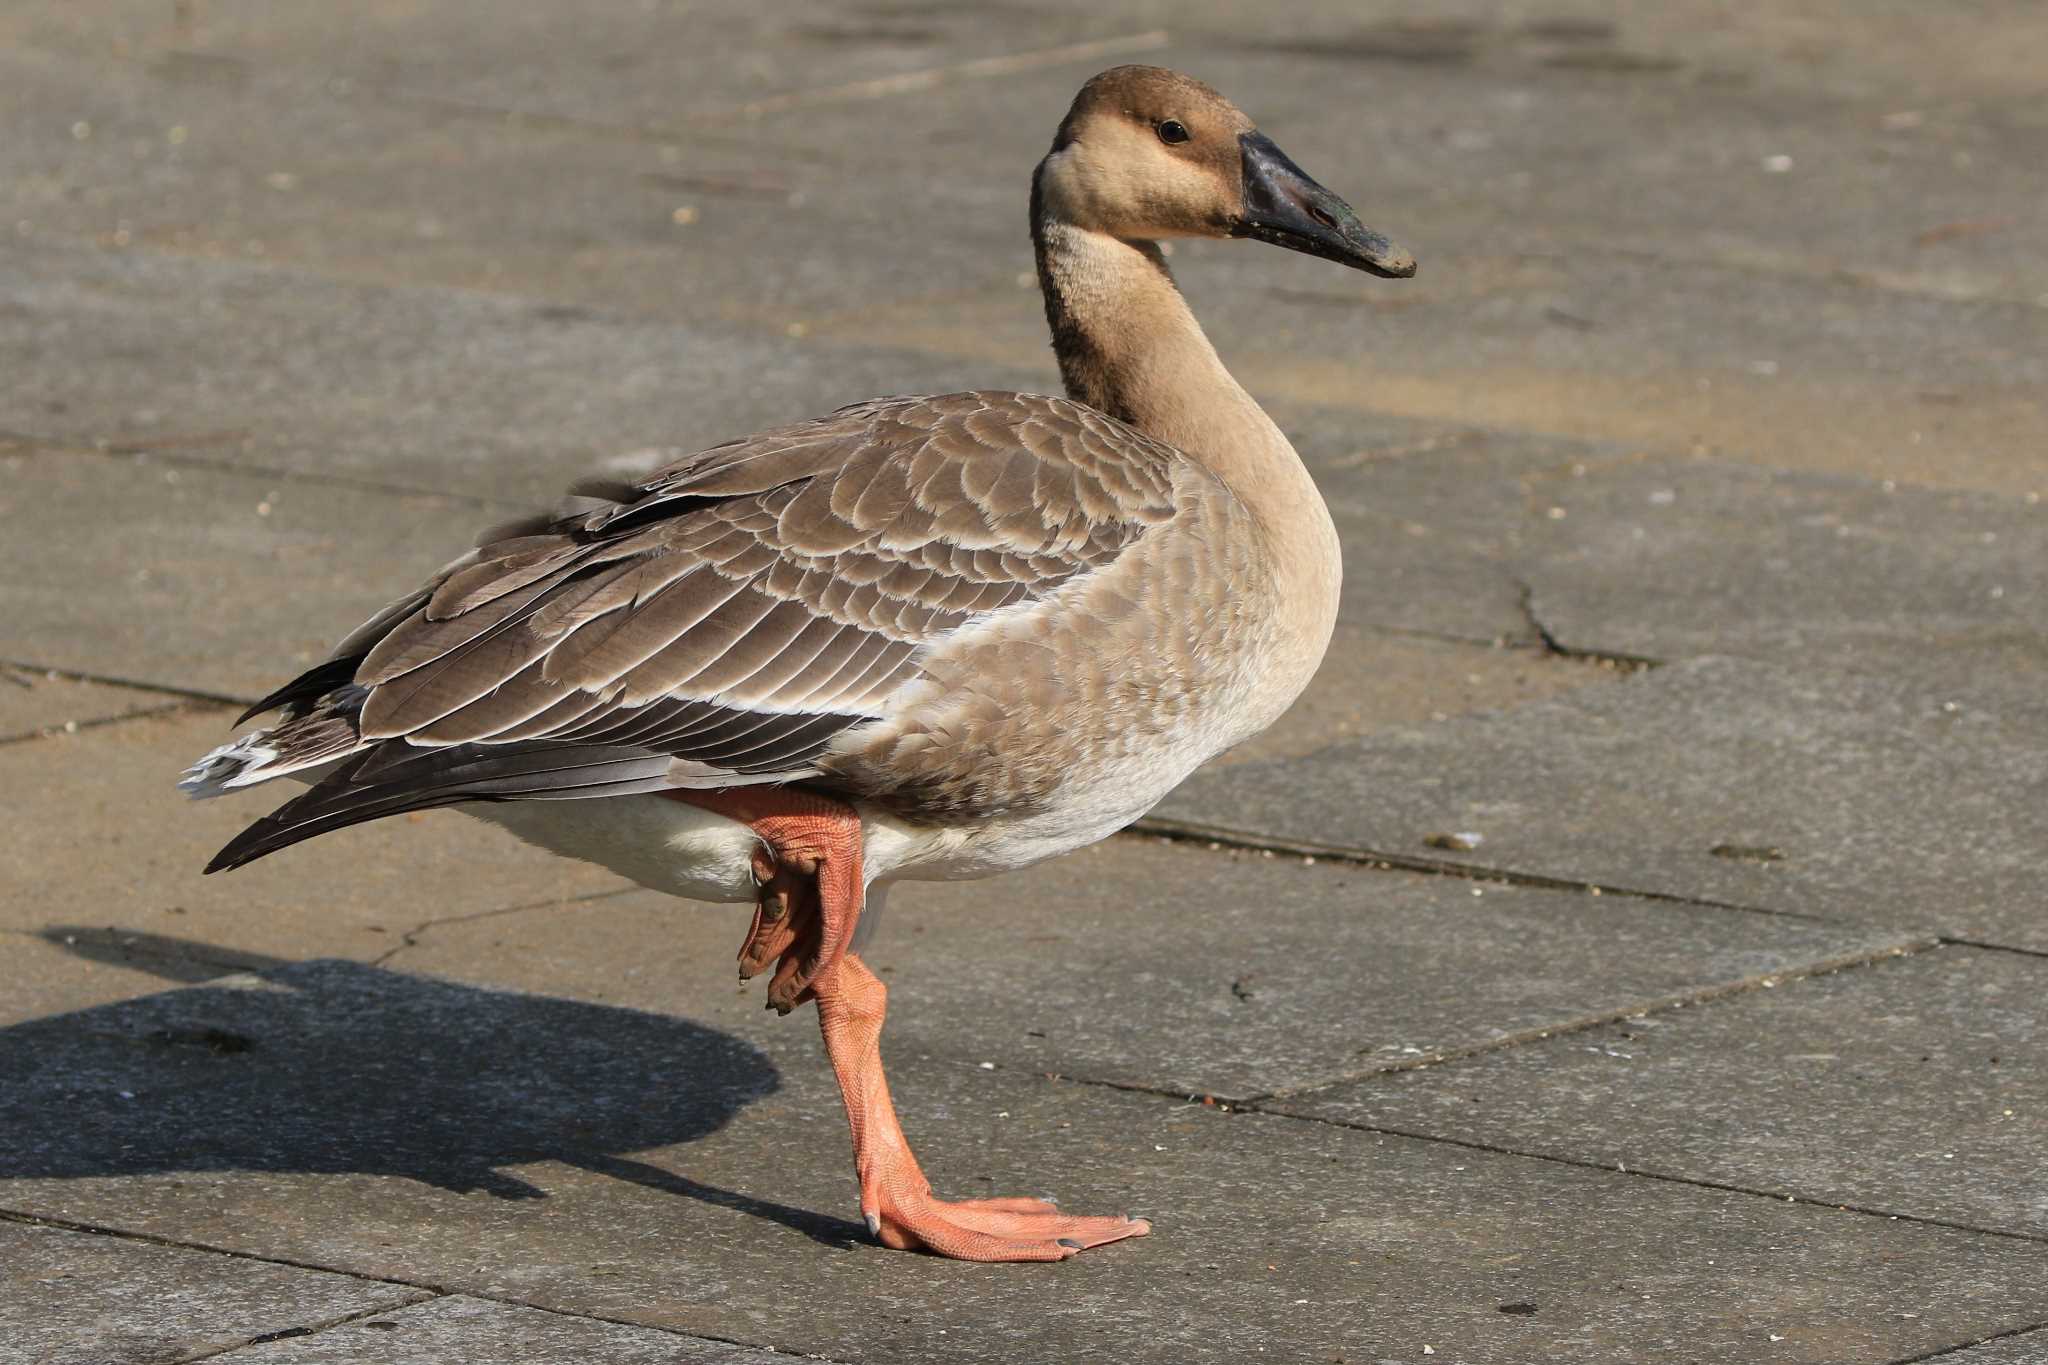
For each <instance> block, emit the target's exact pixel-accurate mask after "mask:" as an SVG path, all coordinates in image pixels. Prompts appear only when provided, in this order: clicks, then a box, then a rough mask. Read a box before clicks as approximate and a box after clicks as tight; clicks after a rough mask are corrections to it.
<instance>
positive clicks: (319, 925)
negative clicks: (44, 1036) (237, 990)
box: [0, 709, 625, 975]
mask: <svg viewBox="0 0 2048 1365" xmlns="http://www.w3.org/2000/svg"><path fill="white" fill-rule="evenodd" d="M232 715H233V712H230V711H221V710H212V709H208V710H205V711H198V712H186V713H181V714H178V715H175V716H165V717H146V718H143V719H140V720H132V721H124V722H122V723H120V724H118V725H109V726H103V727H100V728H98V729H94V730H88V731H84V732H82V733H80V734H77V735H64V736H58V737H54V738H50V739H39V740H31V741H26V742H24V743H21V744H10V745H6V746H4V747H0V790H4V791H8V792H13V793H21V792H38V793H41V797H40V799H39V800H38V801H37V802H36V803H35V805H34V807H33V808H32V809H29V810H26V811H23V812H22V813H20V814H15V813H13V812H10V816H9V818H8V820H7V821H6V822H5V824H4V828H0V869H4V879H5V881H6V884H7V886H8V888H9V892H10V894H9V895H8V896H7V897H6V898H5V900H4V901H0V929H13V930H19V931H23V932H28V933H33V934H37V935H46V936H51V937H54V938H56V939H59V940H61V939H63V938H65V937H67V936H69V937H73V938H77V939H79V940H80V941H81V942H82V943H84V944H86V945H87V946H88V947H90V948H92V950H93V951H94V952H97V953H100V954H101V955H102V958H103V960H106V961H109V962H110V963H112V964H113V965H117V966H118V965H125V964H127V963H129V962H130V961H137V960H139V961H146V962H156V961H158V960H160V959H170V960H173V961H178V962H184V963H187V964H190V965H194V966H196V968H197V969H199V970H203V971H204V972H205V974H206V975H217V974H218V973H220V972H222V971H228V970H233V969H234V968H235V967H237V966H246V965H250V964H251V963H252V962H257V961H262V960H267V958H269V957H276V958H281V959H296V958H300V957H306V956H311V955H316V954H317V955H327V956H335V957H350V958H362V959H369V958H375V957H379V956H381V955H383V954H385V953H387V952H389V951H391V950H392V949H393V948H396V947H397V946H399V945H400V944H401V943H402V942H403V941H404V934H405V932H406V930H408V929H410V928H411V927H412V926H414V925H416V924H418V923H420V922H421V921H423V920H427V919H432V918H436V917H440V916H451V915H452V916H460V915H471V914H480V913H487V912H490V911H494V910H501V909H505V908H508V907H512V906H520V905H535V904H547V903H552V902H555V901H559V900H562V899H564V898H567V897H572V896H582V895H592V894H598V893H602V892H604V891H607V890H613V889H617V888H620V887H622V886H624V885H625V884H624V883H622V882H620V881H619V880H618V879H617V878H614V877H612V876H610V875H609V874H607V873H604V872H601V871H599V870H598V869H596V868H594V867H591V866H590V865H588V864H583V863H575V862H571V861H568V860H566V859H562V858H556V857H554V856H552V855H550V854H546V853H542V852H540V851H539V850H537V849H534V848H531V847H528V846H527V845H525V844H522V843H520V842H519V841H517V840H516V839H514V838H512V837H511V836H510V835H508V834H505V833H504V832H502V831H500V830H497V829H495V828H492V827H490V826H487V825H484V824H481V823H480V822H478V821H475V820H472V819H471V818H469V817H468V816H466V815H461V814H458V813H457V812H454V811H433V812H426V813H423V814H421V816H420V818H419V819H417V820H415V819H413V818H411V817H408V816H401V817H399V818H397V819H393V820H383V821H376V822H373V823H371V824H368V825H364V826H361V827H360V828H358V829H354V830H346V831H341V832H338V833H336V834H333V835H330V836H327V837H324V838H321V839H318V840H313V841H310V842H308V843H307V844H306V845H305V846H304V847H302V848H296V849H292V850H290V851H288V852H286V853H282V854H279V855H278V856H276V857H273V858H266V859H263V860H262V861H260V862H257V863H255V864H252V865H251V866H249V867H246V868H240V869H237V870H236V871H234V872H232V873H224V874H221V875H218V876H213V877H202V876H201V875H200V873H199V869H200V868H202V867H204V866H205V865H206V861H207V859H208V858H210V857H212V856H213V853H214V851H215V850H216V849H218V848H219V847H220V846H221V845H222V844H224V843H226V842H227V841H228V839H229V838H231V837H232V836H233V835H234V834H235V833H237V832H238V831H239V830H240V829H241V828H242V827H243V826H244V825H246V824H248V823H249V822H250V821H252V820H254V819H256V818H257V817H258V816H260V815H261V814H263V813H264V812H265V811H267V810H269V809H271V808H272V807H273V806H274V805H276V804H278V803H280V802H282V801H283V800H285V799H286V798H288V797H289V796H290V794H291V791H293V790H297V788H296V787H290V788H287V787H286V786H284V785H282V784H280V785H277V786H271V787H266V788H263V789H261V790H259V791H256V792H253V793H251V794H249V795H247V796H236V797H223V798H221V799H219V800H215V801H192V800H189V799H187V798H186V797H185V796H184V794H183V793H181V792H179V791H178V790H177V789H176V788H175V787H174V786H173V785H172V784H173V783H174V782H175V781H176V779H177V776H178V774H179V772H180V771H182V770H183V769H184V767H185V766H186V765H187V764H189V763H191V762H192V760H193V759H195V758H197V757H198V756H199V755H200V754H202V753H204V752H206V750H207V749H209V748H211V747H212V746H214V745H215V744H218V743H220V742H222V741H223V740H224V739H226V738H227V737H229V736H230V735H231V734H232V732H231V731H230V730H228V728H227V722H228V720H229V719H230V718H231V717H232ZM193 940H196V941H198V942H199V943H201V944H202V945H204V947H203V949H192V948H189V947H186V946H181V945H184V944H186V943H187V942H188V941H193ZM251 954H254V955H256V957H255V958H251V957H250V956H249V955H251Z"/></svg>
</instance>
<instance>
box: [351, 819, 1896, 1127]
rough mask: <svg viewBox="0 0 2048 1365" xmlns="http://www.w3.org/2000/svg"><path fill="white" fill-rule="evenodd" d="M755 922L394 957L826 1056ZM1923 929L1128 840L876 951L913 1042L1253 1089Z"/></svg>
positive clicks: (1462, 1043) (970, 898)
mask: <svg viewBox="0 0 2048 1365" xmlns="http://www.w3.org/2000/svg"><path fill="white" fill-rule="evenodd" d="M1475 890H1479V891H1481V892H1483V894H1481V895H1476V896H1475V895H1474V894H1473V892H1474V891H1475ZM746 919H747V911H746V910H745V908H744V907H738V906H733V907H721V908H713V909H709V910H707V909H705V908H701V907H697V906H694V905H690V904H686V903H682V902H678V901H675V900H673V899H671V898H667V897H663V896H659V895H655V894H653V893H643V894H636V895H630V896H623V897H619V898H617V899H611V900H604V901H593V902H589V903H586V904H579V905H576V906H570V907H565V908H563V909H561V910H544V911H537V912H535V913H532V914H520V915H506V916H498V917H493V918H490V919H484V920H476V921H474V922H471V923H466V924H448V925H445V926H437V927H435V928H433V929H430V930H428V931H427V932H426V933H424V934H420V935H416V936H415V938H416V939H417V943H416V945H415V946H413V947H410V948H408V949H406V951H405V952H403V953H401V954H399V955H397V956H395V957H393V958H392V959H391V965H392V966H394V967H399V968H403V969H405V970H409V971H425V972H432V973H437V974H445V975H448V976H452V977H455V978H458V979H461V980H465V981H469V982H471V983H473V984H477V985H488V986H504V987H509V988H512V989H519V990H556V989H562V988H564V987H565V986H566V985H567V984H568V983H573V989H574V990H575V991H576V993H577V994H579V995H583V996H588V997H589V998H593V999H601V1000H605V1001H606V1002H607V1003H612V1004H620V1005H629V1006H632V1007H635V1008H639V1009H646V1010H657V1011H667V1010H673V1009H677V1008H685V1009H687V1010H689V1011H690V1012H691V1013H692V1014H693V1015H701V1017H704V1018H706V1019H707V1020H709V1021H711V1022H714V1023H716V1025H717V1026H718V1027H720V1028H723V1029H727V1030H730V1031H733V1032H735V1033H738V1034H741V1035H743V1036H745V1037H747V1038H748V1039H750V1040H751V1041H753V1042H755V1043H756V1044H758V1045H760V1046H763V1047H767V1046H770V1045H771V1044H777V1043H780V1042H782V1041H783V1040H786V1039H788V1038H790V1037H791V1036H792V1034H794V1036H795V1037H796V1039H797V1042H798V1045H799V1047H800V1051H799V1052H798V1053H797V1055H798V1056H799V1057H800V1058H802V1059H803V1064H804V1065H816V1059H815V1046H816V1044H815V1040H814V1039H812V1038H810V1037H808V1036H807V1035H808V1034H809V1029H808V1028H799V1029H795V1030H792V1028H791V1026H790V1024H789V1022H788V1021H785V1020H779V1019H777V1018H775V1017H774V1016H772V1015H769V1014H766V1013H765V1012H764V1011H763V1009H762V995H761V990H762V986H761V983H759V982H756V983H753V984H752V985H748V986H744V987H741V986H738V985H736V983H735V981H734V977H733V968H732V960H733V954H734V953H735V952H736V951H737V949H738V946H739V941H740V940H741V939H742V938H744V937H745V934H746ZM1924 941H1925V940H1924V939H1922V938H1917V937H1915V936H1914V935H1912V934H1910V933H1905V934H1901V933H1899V932H1897V931H1892V930H1878V931H1875V932H1873V931H1871V930H1870V929H1868V928H1866V927H1862V926H1845V925H1841V924H1821V923H1810V922H1806V921H1801V920H1794V919H1789V918H1774V917H1769V916H1750V915H1740V914H1730V913H1728V912H1725V911H1716V910H1702V909H1694V908H1684V907H1678V906H1672V905H1669V904H1661V903H1656V902H1645V901H1640V900H1635V899H1632V898H1626V897H1615V896H1601V897H1598V898H1595V897H1591V896H1586V895H1582V894H1579V893H1576V892H1557V891H1545V890H1538V889H1531V888H1520V887H1503V886H1488V887H1474V886H1473V885H1472V884H1471V883H1468V882H1464V881H1460V880H1456V879H1449V878H1442V877H1428V876H1421V875H1416V874H1411V873H1380V872H1372V871H1365V870H1361V869H1359V868H1356V867H1344V866H1330V865H1327V864H1323V865H1317V866H1314V867H1305V866H1303V865H1301V863H1300V861H1299V860H1298V859H1278V858H1276V859H1270V860H1269V859H1264V858H1261V857H1258V856H1257V855H1234V854H1232V853H1230V852H1228V851H1222V850H1218V851H1213V852H1212V851H1210V850H1207V849H1203V848H1200V847H1188V846H1184V845H1183V846H1175V845H1165V844H1161V843H1160V842H1158V841H1156V840H1147V839H1118V840H1113V841H1110V842H1109V843H1106V844H1103V845H1100V846H1098V847H1097V848H1095V849H1093V850H1089V851H1087V852H1084V853H1077V854H1073V855H1070V856H1069V857H1066V858H1061V859H1057V860H1054V861H1053V862H1051V863H1047V864H1043V865H1041V866H1039V867H1037V868H1033V869H1030V870H1028V871H1026V872H1022V873H1018V874H1015V875H1012V876H1007V877H1000V878H995V879H992V880H990V881H987V882H983V883H979V884H977V885H975V886H974V887H972V888H971V889H970V888H965V887H960V886H952V885H946V884H939V883H931V884H916V883H905V884H903V885H901V886H898V887H895V888H892V890H891V891H890V894H889V902H888V905H887V908H886V911H885V912H884V914H883V915H882V917H881V921H880V924H879V926H878V928H877V930H876V933H875V937H874V939H873V941H872V944H871V945H870V946H868V947H867V948H865V949H864V952H865V953H866V955H867V959H868V961H870V962H871V963H872V964H874V966H875V967H876V969H877V971H879V972H881V973H882V974H883V976H884V979H885V980H886V981H887V982H888V983H889V985H890V989H891V991H892V993H893V1000H894V1002H895V1003H894V1008H893V1009H892V1012H891V1016H890V1020H891V1022H890V1025H889V1031H890V1036H891V1037H892V1038H894V1039H897V1040H899V1041H898V1043H897V1046H898V1047H899V1048H906V1047H907V1048H918V1049H923V1050H927V1051H930V1052H932V1053H934V1054H937V1055H944V1056H948V1057H951V1058H955V1059H957V1060H958V1061H960V1062H962V1063H965V1064H970V1065H973V1064H978V1063H980V1062H983V1061H994V1062H996V1063H998V1064H1000V1065H1003V1066H1014V1067H1020V1068H1023V1069H1026V1070H1029V1071H1032V1072H1045V1071H1056V1072H1059V1073H1061V1074H1064V1075H1070V1076H1081V1077H1086V1078H1089V1079H1093V1080H1102V1081H1109V1082H1112V1083H1116V1084H1124V1085H1137V1086H1145V1087H1150V1088H1153V1089H1158V1090H1163V1091H1166V1092H1167V1093H1170V1094H1181V1095H1188V1094H1194V1095H1202V1094H1213V1095H1218V1096H1223V1097H1233V1096H1237V1097H1244V1096H1251V1095H1256V1094H1266V1093H1271V1092H1275V1091H1280V1092H1290V1091H1294V1090H1298V1089H1302V1088H1304V1087H1307V1086H1312V1085H1317V1084H1321V1083H1326V1082H1328V1081H1331V1080H1334V1079H1337V1078H1340V1077H1353V1076H1359V1075H1362V1074H1365V1073H1369V1072H1372V1071H1377V1070H1379V1069H1382V1068H1386V1067H1396V1066H1403V1065H1412V1064H1413V1063H1415V1062H1416V1061H1418V1060H1420V1059H1423V1058H1426V1057H1431V1056H1436V1055H1440V1054H1444V1053H1456V1052H1459V1051H1462V1050H1465V1049H1469V1048H1475V1047H1487V1046H1491V1045H1495V1044H1498V1043H1499V1042H1501V1041H1502V1040H1504V1039H1507V1038H1510V1037H1513V1036H1517V1035H1520V1034H1523V1033H1535V1032H1538V1031H1541V1030H1546V1029H1558V1028H1564V1027H1569V1026H1571V1025H1572V1024H1573V1023H1575V1022H1580V1021H1584V1020H1587V1019H1590V1018H1598V1017H1605V1016H1610V1015H1617V1014H1622V1013H1628V1012H1631V1011H1632V1010H1634V1009H1638V1008H1641V1007H1643V1006H1645V1005H1647V1004H1648V1003H1649V1002H1651V1001H1653V1000H1659V999H1664V998H1668V997H1671V996H1686V997H1690V996H1694V995H1697V994H1702V993H1708V992H1711V991H1714V990H1717V989H1720V988H1724V987H1727V986H1730V985H1733V984H1735V983H1740V982H1745V981H1754V980H1756V979H1757V978H1760V977H1765V976H1771V975H1774V974H1777V973H1782V972H1788V971H1797V970H1800V969H1801V968H1803V967H1808V966H1812V965H1815V964H1818V963H1821V962H1826V961H1835V960H1844V959H1852V960H1853V959H1859V958H1862V957H1864V956H1868V955H1870V954H1882V953H1885V952H1889V951H1892V950H1893V949H1894V948H1897V947H1900V946H1904V945H1907V944H1911V943H1918V942H1924Z"/></svg>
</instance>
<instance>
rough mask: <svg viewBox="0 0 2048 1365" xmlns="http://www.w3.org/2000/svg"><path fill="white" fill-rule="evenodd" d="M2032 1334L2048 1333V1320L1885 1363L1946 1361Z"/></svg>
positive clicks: (2045, 1345) (2046, 1350) (1907, 1364)
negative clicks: (1980, 1348)
mask: <svg viewBox="0 0 2048 1365" xmlns="http://www.w3.org/2000/svg"><path fill="white" fill-rule="evenodd" d="M2031 1332H2048V1318H2043V1319H2042V1320H2041V1321H2039V1322H2033V1323H2028V1324H2027V1325H2026V1326H2024V1327H2015V1328H2013V1329H2012V1330H2011V1331H2009V1332H1995V1333H1993V1334H1992V1335H1990V1336H1988V1337H1977V1338H1975V1339H1974V1340H1971V1341H1960V1342H1957V1343H1956V1344H1955V1345H1953V1346H1937V1347H1935V1348H1934V1349H1933V1350H1931V1351H1922V1352H1921V1353H1920V1354H1919V1355H1916V1356H1901V1357H1900V1358H1899V1359H1897V1360H1892V1361H1887V1362H1885V1365H1920V1362H1922V1361H1926V1360H1942V1359H1946V1358H1947V1357H1949V1356H1954V1355H1961V1354H1962V1353H1963V1352H1964V1351H1972V1350H1975V1349H1976V1348H1977V1347H1979V1346H1984V1345H1988V1344H1990V1343H1991V1342H1994V1341H2009V1340H2011V1339H2012V1338H2014V1337H2023V1336H2026V1335H2027V1334H2029V1333H2031ZM2042 1346H2043V1355H2044V1356H2048V1342H2043V1343H2042Z"/></svg>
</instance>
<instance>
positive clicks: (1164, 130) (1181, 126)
mask: <svg viewBox="0 0 2048 1365" xmlns="http://www.w3.org/2000/svg"><path fill="white" fill-rule="evenodd" d="M1159 140H1160V141H1161V142H1164V143H1166V144H1168V145H1169V146H1171V145H1173V144H1176V143H1181V142H1186V141H1187V140H1188V128H1187V125H1186V124H1185V123H1182V122H1181V121H1180V120H1179V119H1177V118H1170V119H1167V120H1166V121H1165V122H1163V123H1161V124H1160V125H1159Z"/></svg>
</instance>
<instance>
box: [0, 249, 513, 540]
mask: <svg viewBox="0 0 2048 1365" xmlns="http://www.w3.org/2000/svg"><path fill="white" fill-rule="evenodd" d="M313 273H315V274H316V275H317V276H318V277H319V278H323V279H325V278H329V277H328V276H327V275H326V274H325V272H313ZM386 287H387V288H399V287H402V286H386ZM499 297H504V296H499ZM183 439H190V438H180V437H177V436H172V437H168V438H166V439H165V440H164V441H163V442H161V443H157V442H151V441H139V440H133V439H118V440H117V439H115V438H113V437H104V436H93V437H87V438H83V439H80V440H62V439H59V438H57V437H54V436H46V435H41V434H38V433H36V432H32V431H20V430H15V429H12V428H8V429H0V440H4V441H13V442H18V443H20V444H22V445H25V446H28V447H29V448H31V449H32V450H39V451H43V452H46V453H50V454H60V455H62V454H74V455H99V456H103V457H105V458H107V459H114V460H127V461H129V462H130V463H133V464H165V465H176V466H179V467H180V468H184V469H203V470H206V471H208V472H210V473H216V474H235V475H240V476H242V477H244V478H250V479H266V480H271V481H274V482H277V483H306V484H316V485H320V486H323V487H332V488H349V489H354V490H355V491H357V492H360V493H382V494H387V495H390V496H394V497H405V498H441V499H444V500H446V501H448V502H460V503H467V504H469V505H471V506H474V507H483V508H492V509H495V508H506V509H520V510H523V509H524V508H525V507H526V506H527V504H525V503H523V502H519V501H517V500H515V499H511V498H486V497H480V496H478V495H477V494H474V493H456V492H451V491H449V490H447V489H444V488H427V487H423V486H419V485H415V484H406V483H392V482H389V481H388V480H384V479H366V478H362V477H359V476H357V475H353V474H328V473H322V472H320V471H318V470H306V469H287V468H281V467H279V466H277V465H264V464H246V463H243V462H241V461H237V460H224V459H222V458H220V457H219V456H217V455H193V454H189V453H187V452H185V451H181V450H177V449H175V448H174V446H175V445H176V443H177V442H179V441H180V440H183Z"/></svg>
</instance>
